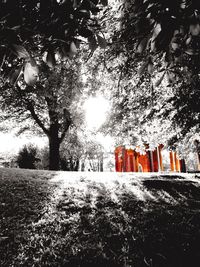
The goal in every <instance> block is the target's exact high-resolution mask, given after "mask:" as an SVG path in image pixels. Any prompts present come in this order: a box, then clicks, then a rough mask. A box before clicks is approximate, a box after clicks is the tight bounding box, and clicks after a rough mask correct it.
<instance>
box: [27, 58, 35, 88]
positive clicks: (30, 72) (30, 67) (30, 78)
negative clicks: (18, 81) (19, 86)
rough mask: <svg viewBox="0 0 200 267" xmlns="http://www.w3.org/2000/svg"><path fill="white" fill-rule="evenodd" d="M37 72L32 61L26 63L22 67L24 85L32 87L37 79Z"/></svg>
mask: <svg viewBox="0 0 200 267" xmlns="http://www.w3.org/2000/svg"><path fill="white" fill-rule="evenodd" d="M38 74H39V70H38V67H37V65H36V62H35V60H34V59H32V60H31V61H29V62H26V64H25V67H24V81H25V82H26V84H28V85H30V86H33V85H34V84H35V83H36V81H37V79H38Z"/></svg>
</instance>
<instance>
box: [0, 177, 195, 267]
mask: <svg viewBox="0 0 200 267" xmlns="http://www.w3.org/2000/svg"><path fill="white" fill-rule="evenodd" d="M30 175H31V177H32V178H31V179H30V181H34V179H35V184H32V186H33V188H34V187H35V185H39V184H38V182H39V181H40V182H41V181H43V182H44V181H45V184H46V187H40V188H38V192H41V191H42V190H46V188H51V191H48V190H47V191H46V193H48V194H47V196H48V201H46V202H44V201H42V199H40V198H38V202H40V204H41V205H42V209H41V210H40V209H38V214H37V217H36V216H35V217H33V218H32V220H31V221H29V222H28V223H26V224H25V227H22V228H20V229H21V232H19V233H18V240H19V241H20V242H19V244H18V245H17V249H16V254H13V256H12V257H11V260H10V262H12V263H13V264H14V266H49V265H50V266H74V267H75V266H82V267H83V266H87V267H90V266H95V267H96V266H109V267H110V266H115V267H117V266H120V267H122V266H134V267H146V266H151V265H152V266H159V267H162V266H163V267H164V266H170V267H177V266H182V267H188V266H193V267H195V266H196V265H195V264H194V263H195V261H196V260H197V259H198V255H199V254H198V253H197V248H199V244H200V236H198V234H197V235H194V233H195V232H196V231H197V232H198V229H199V227H200V215H199V209H200V197H199V196H200V187H199V184H198V183H197V182H195V181H196V180H197V179H196V178H195V176H194V175H188V176H178V175H176V176H169V175H168V176H167V175H166V176H164V175H163V176H162V177H161V179H160V178H159V175H158V174H151V175H150V174H141V173H138V174H135V173H132V174H131V173H124V174H123V173H121V174H117V173H92V172H88V173H87V172H86V173H77V172H76V173H75V172H73V173H72V172H46V178H45V175H44V173H41V172H30V173H27V172H26V176H27V177H29V178H30ZM10 176H12V173H10ZM20 176H21V177H22V172H20V175H19V177H20ZM33 176H34V177H35V178H33ZM37 177H38V178H37ZM37 179H39V181H38V182H36V181H37ZM20 180H21V178H19V181H20ZM2 181H3V180H2ZM17 191H18V190H17ZM36 196H37V197H38V193H36ZM24 203H27V202H26V200H25V202H24ZM25 206H26V205H25ZM33 207H34V206H33ZM33 210H34V209H33ZM25 215H26V209H25V210H24V216H25ZM0 246H1V243H0ZM10 246H11V247H12V246H13V245H12V244H11V243H10ZM175 252H176V253H175ZM189 263H191V265H189Z"/></svg>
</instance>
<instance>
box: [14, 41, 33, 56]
mask: <svg viewBox="0 0 200 267" xmlns="http://www.w3.org/2000/svg"><path fill="white" fill-rule="evenodd" d="M12 48H13V52H14V53H15V54H16V55H17V57H18V58H24V59H28V58H30V54H29V53H28V51H27V50H26V49H25V48H24V47H23V46H21V45H15V44H14V45H13V46H12Z"/></svg>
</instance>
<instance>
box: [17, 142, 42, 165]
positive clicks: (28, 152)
mask: <svg viewBox="0 0 200 267" xmlns="http://www.w3.org/2000/svg"><path fill="white" fill-rule="evenodd" d="M37 152H38V149H37V147H35V146H33V145H28V146H26V145H25V146H24V147H23V148H22V149H21V150H20V151H19V153H18V156H17V160H16V162H17V164H18V166H19V167H20V168H22V169H36V163H37V162H38V161H39V159H38V158H37Z"/></svg>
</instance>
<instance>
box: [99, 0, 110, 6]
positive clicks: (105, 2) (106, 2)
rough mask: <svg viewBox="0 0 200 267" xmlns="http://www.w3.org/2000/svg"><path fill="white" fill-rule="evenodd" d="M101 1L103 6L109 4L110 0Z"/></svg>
mask: <svg viewBox="0 0 200 267" xmlns="http://www.w3.org/2000/svg"><path fill="white" fill-rule="evenodd" d="M100 3H101V4H102V5H103V6H107V5H108V0H100Z"/></svg>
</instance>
